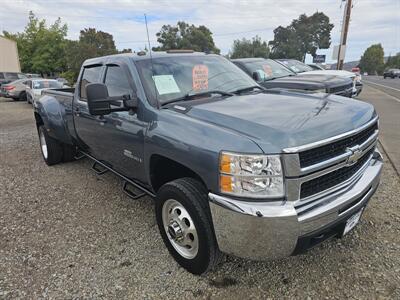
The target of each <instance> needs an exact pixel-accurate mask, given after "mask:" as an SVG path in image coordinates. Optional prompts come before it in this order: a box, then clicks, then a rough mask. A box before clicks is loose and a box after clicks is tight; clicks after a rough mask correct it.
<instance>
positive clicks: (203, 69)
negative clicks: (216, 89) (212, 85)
mask: <svg viewBox="0 0 400 300" xmlns="http://www.w3.org/2000/svg"><path fill="white" fill-rule="evenodd" d="M192 78H193V84H192V88H193V90H194V91H200V90H208V67H207V66H206V65H195V66H194V67H193V70H192Z"/></svg>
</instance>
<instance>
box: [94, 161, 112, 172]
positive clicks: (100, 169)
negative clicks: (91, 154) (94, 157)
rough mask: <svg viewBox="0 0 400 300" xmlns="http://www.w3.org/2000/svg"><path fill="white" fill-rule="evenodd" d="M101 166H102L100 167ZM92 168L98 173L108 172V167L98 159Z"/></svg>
mask: <svg viewBox="0 0 400 300" xmlns="http://www.w3.org/2000/svg"><path fill="white" fill-rule="evenodd" d="M99 166H100V167H101V168H99ZM92 170H93V171H94V172H95V173H96V174H97V175H103V174H104V173H107V172H108V169H107V168H105V167H103V166H102V165H100V164H98V163H97V162H96V161H95V162H94V163H93V165H92Z"/></svg>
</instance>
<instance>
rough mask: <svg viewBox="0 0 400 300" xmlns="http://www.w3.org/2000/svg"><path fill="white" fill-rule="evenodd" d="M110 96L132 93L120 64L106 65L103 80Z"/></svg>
mask: <svg viewBox="0 0 400 300" xmlns="http://www.w3.org/2000/svg"><path fill="white" fill-rule="evenodd" d="M104 83H105V85H106V86H107V89H108V94H109V95H110V96H122V95H127V94H131V93H132V88H131V85H130V84H129V80H128V77H127V75H126V74H125V72H124V71H123V69H122V68H121V67H120V66H108V67H107V72H106V78H105V81H104Z"/></svg>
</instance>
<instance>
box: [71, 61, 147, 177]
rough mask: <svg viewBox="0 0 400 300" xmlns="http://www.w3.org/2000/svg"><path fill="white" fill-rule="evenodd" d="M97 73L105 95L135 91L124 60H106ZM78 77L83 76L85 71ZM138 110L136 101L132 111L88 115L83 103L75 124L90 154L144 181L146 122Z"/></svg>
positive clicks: (130, 93)
mask: <svg viewBox="0 0 400 300" xmlns="http://www.w3.org/2000/svg"><path fill="white" fill-rule="evenodd" d="M100 74H101V75H100V78H101V79H100V80H99V81H100V82H103V83H104V84H105V85H106V86H107V89H108V93H109V96H122V95H130V96H133V95H134V94H135V90H136V88H135V86H134V81H133V78H132V75H131V72H130V71H129V68H128V66H127V65H126V64H125V63H123V62H112V63H106V64H105V65H104V66H103V67H102V71H101V72H100ZM82 78H83V79H85V70H84V72H83V76H82ZM99 81H97V82H99ZM91 82H95V81H91ZM82 83H84V82H83V80H82ZM81 94H82V91H81ZM121 105H122V101H121V102H119V101H116V102H115V103H112V105H111V106H112V108H117V107H120V106H121ZM142 113H143V111H142V106H141V105H140V103H139V105H138V108H137V109H136V110H135V111H130V112H128V111H124V112H112V113H111V114H109V115H104V116H91V115H90V114H89V111H88V108H87V102H86V107H85V108H84V109H81V111H80V116H79V117H78V118H77V121H76V122H75V127H76V131H77V135H78V136H79V138H80V139H81V140H82V141H83V142H84V143H85V144H86V147H87V148H88V150H89V151H90V153H91V154H92V155H93V156H94V157H96V158H97V159H98V160H101V161H103V162H104V163H106V164H108V165H109V166H111V167H112V168H113V169H114V170H116V171H118V172H120V173H122V174H123V175H125V176H126V177H129V178H131V179H134V180H139V181H143V182H145V180H146V178H145V175H144V167H143V148H144V131H145V129H146V123H144V122H143V121H141V119H142V118H141V116H142Z"/></svg>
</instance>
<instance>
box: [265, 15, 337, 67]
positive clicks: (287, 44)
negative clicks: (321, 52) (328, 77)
mask: <svg viewBox="0 0 400 300" xmlns="http://www.w3.org/2000/svg"><path fill="white" fill-rule="evenodd" d="M333 26H334V25H333V24H331V23H329V17H328V16H326V15H325V14H324V13H320V12H316V13H314V14H313V15H312V16H310V17H307V16H306V15H305V14H302V15H300V16H299V18H298V19H295V20H293V21H292V23H291V24H290V25H289V26H287V27H282V26H279V27H277V28H275V29H274V40H272V41H270V42H269V45H270V46H271V57H273V58H295V59H298V60H301V61H304V59H305V56H306V54H307V53H308V54H311V55H312V56H313V57H315V55H316V52H317V50H318V49H327V48H329V47H330V44H331V31H332V29H333Z"/></svg>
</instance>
